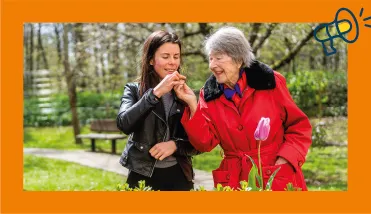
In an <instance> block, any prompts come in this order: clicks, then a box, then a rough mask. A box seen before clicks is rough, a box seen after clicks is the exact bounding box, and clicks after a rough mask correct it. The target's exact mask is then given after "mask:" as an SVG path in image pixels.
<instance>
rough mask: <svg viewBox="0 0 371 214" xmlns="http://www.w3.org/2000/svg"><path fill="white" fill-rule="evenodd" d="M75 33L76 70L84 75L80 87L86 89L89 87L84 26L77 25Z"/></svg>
mask: <svg viewBox="0 0 371 214" xmlns="http://www.w3.org/2000/svg"><path fill="white" fill-rule="evenodd" d="M74 33H75V56H76V63H77V64H76V69H77V72H79V73H80V74H82V76H83V78H82V79H81V80H82V81H81V83H80V85H79V86H80V87H81V88H86V86H87V85H88V84H87V83H86V78H85V75H84V74H85V61H86V52H85V48H84V46H85V44H84V42H85V38H84V31H83V24H81V23H77V24H75V25H74Z"/></svg>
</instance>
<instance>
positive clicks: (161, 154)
mask: <svg viewBox="0 0 371 214" xmlns="http://www.w3.org/2000/svg"><path fill="white" fill-rule="evenodd" d="M175 151H176V145H175V142H174V141H172V140H170V141H167V142H161V143H158V144H156V145H154V146H153V147H152V148H151V149H150V150H149V153H150V154H151V156H152V157H154V158H155V159H157V160H160V161H161V160H163V159H164V158H166V157H168V156H170V155H172V154H173V153H174V152H175Z"/></svg>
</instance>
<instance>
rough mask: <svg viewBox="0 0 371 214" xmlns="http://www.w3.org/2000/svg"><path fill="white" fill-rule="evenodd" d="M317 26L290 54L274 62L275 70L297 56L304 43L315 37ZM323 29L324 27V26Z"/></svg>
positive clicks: (273, 67)
mask: <svg viewBox="0 0 371 214" xmlns="http://www.w3.org/2000/svg"><path fill="white" fill-rule="evenodd" d="M315 28H316V26H315V27H313V28H312V29H311V30H310V31H309V32H308V33H307V35H306V36H305V37H304V38H303V39H302V40H301V41H299V42H298V44H297V45H296V46H295V47H294V48H293V49H292V50H291V51H290V52H289V53H288V54H286V55H285V56H284V57H283V58H282V59H280V60H278V61H277V62H275V63H274V64H273V66H272V69H273V70H278V69H280V68H281V67H283V66H284V65H286V64H288V63H290V61H291V60H293V59H294V57H295V56H296V54H298V53H299V51H300V49H301V48H302V47H304V45H305V44H306V43H307V42H308V41H309V40H310V39H311V38H312V37H313V35H314V29H315ZM321 29H323V27H322V28H321ZM321 29H319V30H321Z"/></svg>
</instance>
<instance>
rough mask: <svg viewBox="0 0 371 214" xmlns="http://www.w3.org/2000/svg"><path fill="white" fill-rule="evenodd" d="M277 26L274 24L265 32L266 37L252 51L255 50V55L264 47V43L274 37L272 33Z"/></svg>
mask: <svg viewBox="0 0 371 214" xmlns="http://www.w3.org/2000/svg"><path fill="white" fill-rule="evenodd" d="M276 26H277V24H275V23H273V24H270V25H269V27H268V29H267V31H266V32H265V34H264V36H263V37H262V38H260V39H259V41H258V44H257V45H255V46H254V47H253V48H252V49H253V53H254V54H257V53H258V51H259V49H260V48H261V47H262V46H263V45H264V42H265V41H266V40H267V39H268V38H269V37H270V36H271V35H272V32H273V30H274V28H275V27H276Z"/></svg>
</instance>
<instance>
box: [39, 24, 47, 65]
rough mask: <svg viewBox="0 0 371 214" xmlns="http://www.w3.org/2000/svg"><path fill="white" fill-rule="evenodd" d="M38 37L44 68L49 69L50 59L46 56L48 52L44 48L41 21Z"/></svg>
mask: <svg viewBox="0 0 371 214" xmlns="http://www.w3.org/2000/svg"><path fill="white" fill-rule="evenodd" d="M37 38H38V43H39V54H41V56H42V59H43V62H44V68H45V69H47V70H48V69H49V64H48V59H47V58H46V53H45V50H44V46H43V41H42V37H41V23H40V24H39V31H38V34H37Z"/></svg>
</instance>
